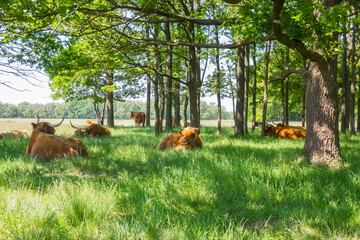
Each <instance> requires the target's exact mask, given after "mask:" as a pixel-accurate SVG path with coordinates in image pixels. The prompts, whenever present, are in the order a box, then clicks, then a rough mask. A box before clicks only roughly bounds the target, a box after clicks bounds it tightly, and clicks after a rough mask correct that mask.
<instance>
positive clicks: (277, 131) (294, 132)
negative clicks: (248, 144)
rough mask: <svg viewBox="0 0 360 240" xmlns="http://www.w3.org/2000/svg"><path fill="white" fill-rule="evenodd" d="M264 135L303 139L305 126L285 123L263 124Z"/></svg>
mask: <svg viewBox="0 0 360 240" xmlns="http://www.w3.org/2000/svg"><path fill="white" fill-rule="evenodd" d="M265 136H272V137H275V138H288V139H305V137H306V128H305V127H295V126H287V125H282V124H280V125H276V126H274V125H270V124H266V125H265Z"/></svg>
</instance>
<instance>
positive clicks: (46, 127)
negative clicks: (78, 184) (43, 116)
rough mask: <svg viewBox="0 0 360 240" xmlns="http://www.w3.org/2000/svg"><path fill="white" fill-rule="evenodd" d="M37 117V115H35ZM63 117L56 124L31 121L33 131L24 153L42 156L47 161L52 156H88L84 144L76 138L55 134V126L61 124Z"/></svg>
mask: <svg viewBox="0 0 360 240" xmlns="http://www.w3.org/2000/svg"><path fill="white" fill-rule="evenodd" d="M37 117H38V116H37ZM63 121H64V118H63V119H62V120H61V121H60V122H59V123H58V124H50V123H49V122H39V117H38V121H37V123H31V124H32V126H33V132H32V134H31V137H30V140H29V144H28V146H27V148H26V154H27V155H30V156H32V157H42V158H44V159H45V160H47V161H50V160H52V159H54V158H63V157H72V156H88V151H87V148H86V146H85V145H84V144H83V143H82V142H81V141H80V140H78V139H73V138H66V137H60V136H55V135H54V133H55V127H58V126H60V125H61V124H62V122H63Z"/></svg>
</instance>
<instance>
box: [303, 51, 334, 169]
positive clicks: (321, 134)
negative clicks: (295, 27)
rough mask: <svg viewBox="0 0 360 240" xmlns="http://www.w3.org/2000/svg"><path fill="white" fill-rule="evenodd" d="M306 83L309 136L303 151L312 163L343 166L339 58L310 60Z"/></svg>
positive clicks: (307, 129) (307, 132)
mask: <svg viewBox="0 0 360 240" xmlns="http://www.w3.org/2000/svg"><path fill="white" fill-rule="evenodd" d="M309 71H310V77H309V79H308V81H307V83H306V102H307V103H311V104H307V107H306V138H305V146H304V149H303V152H302V154H303V155H304V156H305V157H306V158H308V159H309V160H310V162H311V163H315V164H324V165H327V166H332V167H339V166H340V165H341V154H340V144H339V129H338V116H339V105H338V95H337V85H336V77H337V59H336V58H334V59H333V60H328V61H326V62H324V63H318V62H310V67H309Z"/></svg>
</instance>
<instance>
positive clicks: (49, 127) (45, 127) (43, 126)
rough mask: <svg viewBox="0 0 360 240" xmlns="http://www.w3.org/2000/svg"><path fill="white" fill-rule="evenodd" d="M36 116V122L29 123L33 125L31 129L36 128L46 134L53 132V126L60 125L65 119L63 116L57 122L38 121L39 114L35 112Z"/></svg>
mask: <svg viewBox="0 0 360 240" xmlns="http://www.w3.org/2000/svg"><path fill="white" fill-rule="evenodd" d="M36 117H37V122H36V123H31V125H32V126H33V129H34V130H35V129H37V130H39V131H40V132H43V133H47V134H54V133H55V128H56V127H58V126H60V125H61V124H62V122H63V121H64V119H65V117H63V118H62V119H61V121H60V122H59V123H57V124H51V123H49V122H40V118H39V115H37V114H36Z"/></svg>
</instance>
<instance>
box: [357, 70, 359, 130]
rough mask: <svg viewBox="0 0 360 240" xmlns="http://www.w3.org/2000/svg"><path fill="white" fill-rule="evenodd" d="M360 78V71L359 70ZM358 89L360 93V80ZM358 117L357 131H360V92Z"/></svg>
mask: <svg viewBox="0 0 360 240" xmlns="http://www.w3.org/2000/svg"><path fill="white" fill-rule="evenodd" d="M358 74H359V79H360V71H359V72H358ZM358 90H359V93H360V81H359V83H358ZM357 102H358V117H357V131H358V132H360V94H358V101H357Z"/></svg>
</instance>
